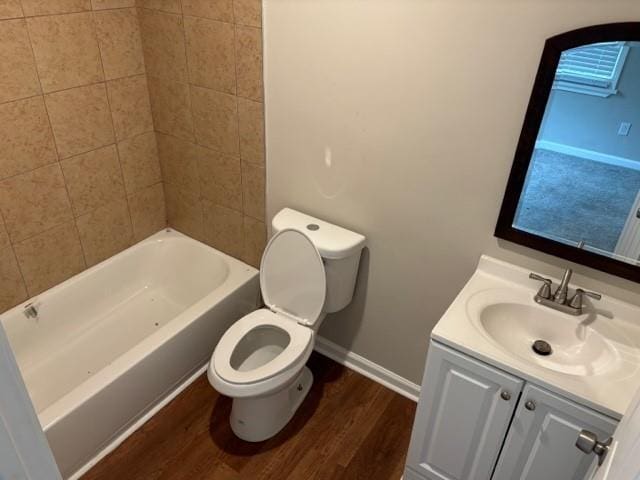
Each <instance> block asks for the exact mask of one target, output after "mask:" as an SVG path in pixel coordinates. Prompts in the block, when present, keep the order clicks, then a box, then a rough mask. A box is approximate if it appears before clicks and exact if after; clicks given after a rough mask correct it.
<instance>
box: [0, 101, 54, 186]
mask: <svg viewBox="0 0 640 480" xmlns="http://www.w3.org/2000/svg"><path fill="white" fill-rule="evenodd" d="M0 145H2V148H0V179H2V178H6V177H9V176H11V175H16V174H18V173H22V172H26V171H29V170H33V169H35V168H38V167H42V166H44V165H47V164H49V163H52V162H55V161H56V160H57V154H56V149H55V145H54V142H53V134H52V132H51V128H50V127H49V119H48V117H47V111H46V109H45V107H44V101H43V99H42V97H34V98H29V99H26V100H19V101H17V102H13V103H5V104H3V105H0Z"/></svg>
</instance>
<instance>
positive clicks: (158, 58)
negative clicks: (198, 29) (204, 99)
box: [140, 10, 187, 82]
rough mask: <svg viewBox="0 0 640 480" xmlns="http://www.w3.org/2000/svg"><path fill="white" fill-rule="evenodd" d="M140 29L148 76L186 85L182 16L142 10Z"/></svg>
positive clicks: (185, 57)
mask: <svg viewBox="0 0 640 480" xmlns="http://www.w3.org/2000/svg"><path fill="white" fill-rule="evenodd" d="M140 27H141V31H142V38H143V39H144V41H143V50H144V58H145V63H146V67H147V72H148V73H149V75H151V76H154V77H157V78H162V79H165V80H171V81H174V82H186V81H187V56H186V51H185V40H184V27H183V19H182V16H179V15H170V14H166V13H161V12H156V11H153V10H141V15H140Z"/></svg>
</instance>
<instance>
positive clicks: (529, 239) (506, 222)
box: [495, 22, 640, 282]
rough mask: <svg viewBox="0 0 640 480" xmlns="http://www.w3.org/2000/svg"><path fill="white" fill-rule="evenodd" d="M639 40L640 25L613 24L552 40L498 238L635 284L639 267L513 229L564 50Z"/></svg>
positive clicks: (546, 49) (537, 81) (639, 276)
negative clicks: (591, 44) (593, 44)
mask: <svg viewBox="0 0 640 480" xmlns="http://www.w3.org/2000/svg"><path fill="white" fill-rule="evenodd" d="M623 40H624V41H635V42H637V41H640V22H627V23H611V24H606V25H595V26H591V27H586V28H581V29H579V30H573V31H570V32H567V33H563V34H561V35H557V36H555V37H551V38H549V39H548V40H547V41H546V43H545V46H544V50H543V52H542V59H541V60H540V66H539V67H538V73H537V74H536V79H535V83H534V86H533V92H532V93H531V99H530V100H529V106H528V107H527V113H526V115H525V118H524V124H523V126H522V133H521V134H520V140H519V141H518V146H517V147H516V153H515V158H514V160H513V166H512V167H511V173H510V174H509V180H508V182H507V188H506V191H505V194H504V199H503V201H502V207H501V209H500V215H499V216H498V223H497V225H496V229H495V236H496V237H498V238H502V239H504V240H508V241H510V242H514V243H517V244H520V245H524V246H526V247H529V248H533V249H535V250H539V251H541V252H544V253H548V254H551V255H554V256H556V257H560V258H563V259H565V260H569V261H572V262H575V263H580V264H582V265H586V266H588V267H592V268H595V269H597V270H601V271H603V272H607V273H611V274H613V275H617V276H620V277H623V278H627V279H629V280H633V281H635V282H640V266H636V265H632V264H629V263H625V262H622V261H620V260H615V259H613V258H610V257H606V256H603V255H599V254H597V253H594V252H590V251H587V250H580V249H578V248H577V247H573V246H571V245H567V244H564V243H561V242H557V241H555V240H550V239H548V238H545V237H541V236H539V235H535V234H532V233H528V232H525V231H523V230H518V229H516V228H514V227H513V221H514V218H515V214H516V209H517V207H518V202H519V201H520V194H521V192H522V188H523V186H524V182H525V178H526V175H527V171H528V170H529V163H530V161H531V158H532V155H533V152H534V149H535V144H536V140H537V137H538V132H539V130H540V126H541V124H542V119H543V116H544V113H545V110H546V107H547V101H548V99H549V95H550V93H551V87H552V86H553V81H554V78H555V73H556V69H557V68H558V63H559V61H560V55H561V54H562V52H563V51H565V50H568V49H571V48H576V47H580V46H582V45H587V44H590V43H599V42H612V41H623Z"/></svg>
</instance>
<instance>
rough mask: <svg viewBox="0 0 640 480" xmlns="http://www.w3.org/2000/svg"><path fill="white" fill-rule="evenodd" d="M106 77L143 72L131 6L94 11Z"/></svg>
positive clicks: (139, 39)
mask: <svg viewBox="0 0 640 480" xmlns="http://www.w3.org/2000/svg"><path fill="white" fill-rule="evenodd" d="M94 18H95V21H96V33H97V36H98V44H99V46H100V54H101V55H102V64H103V67H104V75H105V78H106V79H107V80H111V79H114V78H120V77H126V76H131V75H137V74H141V73H144V55H143V53H142V37H141V35H140V25H139V24H138V15H137V13H136V10H135V8H127V9H124V10H108V11H103V12H97V13H95V14H94Z"/></svg>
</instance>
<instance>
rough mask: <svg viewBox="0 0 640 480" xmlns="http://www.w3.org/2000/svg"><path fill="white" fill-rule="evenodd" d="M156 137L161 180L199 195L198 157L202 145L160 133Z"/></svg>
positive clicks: (200, 153)
mask: <svg viewBox="0 0 640 480" xmlns="http://www.w3.org/2000/svg"><path fill="white" fill-rule="evenodd" d="M157 139H158V154H159V157H160V166H161V168H162V179H163V181H165V182H167V183H171V184H173V185H177V186H179V187H180V188H182V189H183V190H186V191H188V192H191V193H193V194H195V195H200V177H199V173H198V158H199V157H200V156H201V155H202V150H203V149H202V147H200V146H198V145H196V144H195V143H191V142H187V141H186V140H180V139H179V138H175V137H171V136H169V135H163V134H161V133H159V134H157Z"/></svg>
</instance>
